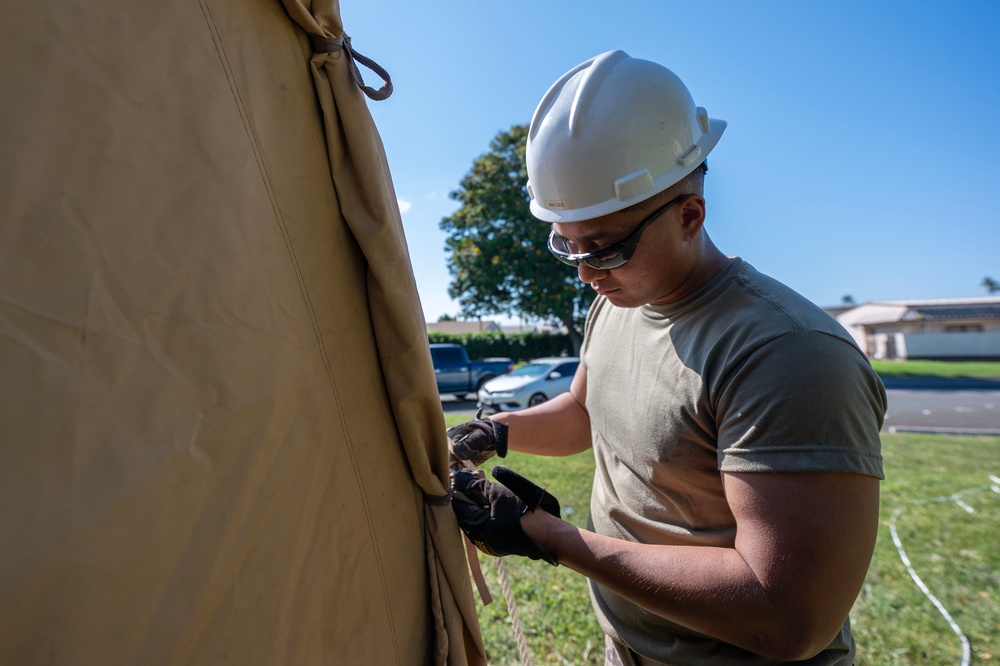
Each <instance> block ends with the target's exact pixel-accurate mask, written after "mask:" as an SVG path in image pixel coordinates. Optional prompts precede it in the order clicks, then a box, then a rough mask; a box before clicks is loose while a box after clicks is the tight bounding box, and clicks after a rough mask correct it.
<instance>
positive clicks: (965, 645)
mask: <svg viewBox="0 0 1000 666" xmlns="http://www.w3.org/2000/svg"><path fill="white" fill-rule="evenodd" d="M900 511H901V509H896V510H895V511H893V512H892V519H891V520H890V521H889V532H890V533H891V534H892V542H893V543H894V544H896V552H897V553H899V559H901V560H902V561H903V566H904V567H906V571H907V572H908V573H909V574H910V578H912V579H913V582H914V583H916V584H917V587H919V588H920V591H921V592H923V593H924V596H925V597H927V598H928V599H930V600H931V603H932V604H934V606H935V608H937V609H938V611H939V612H940V613H941V615H943V616H944V619H945V620H947V621H948V625H949V626H950V627H951V630H952V631H954V632H955V633H956V634H957V635H958V638H959V639H960V640H961V641H962V666H969V658H970V656H971V653H972V649H971V647H970V645H969V639H968V638H967V637H966V635H965V633H963V632H962V628H961V627H960V626H958V623H957V622H955V620H954V619H953V618H952V617H951V613H949V612H948V609H947V608H945V607H944V604H942V603H941V602H940V601H938V598H937V597H935V596H934V595H933V594H931V591H930V589H928V587H927V585H925V584H924V581H923V580H921V579H920V576H918V575H917V572H916V571H915V570H914V569H913V565H912V564H910V558H908V557H907V556H906V551H905V550H903V543H902V542H901V541H900V540H899V533H898V532H896V517H897V516H898V515H899V513H900Z"/></svg>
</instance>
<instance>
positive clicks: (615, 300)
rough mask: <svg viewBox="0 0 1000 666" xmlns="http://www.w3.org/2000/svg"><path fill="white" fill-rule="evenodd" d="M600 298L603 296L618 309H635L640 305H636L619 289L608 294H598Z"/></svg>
mask: <svg viewBox="0 0 1000 666" xmlns="http://www.w3.org/2000/svg"><path fill="white" fill-rule="evenodd" d="M598 294H600V295H601V296H604V297H605V298H606V299H608V301H609V302H610V303H611V304H612V305H614V306H616V307H619V308H637V307H639V306H640V305H642V303H636V302H634V300H633V299H631V298H629V296H628V294H626V293H624V292H622V290H621V289H613V290H611V291H608V292H604V293H601V292H598Z"/></svg>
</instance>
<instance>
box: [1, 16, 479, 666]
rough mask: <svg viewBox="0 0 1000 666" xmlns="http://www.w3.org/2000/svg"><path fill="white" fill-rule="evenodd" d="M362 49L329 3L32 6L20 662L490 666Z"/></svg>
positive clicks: (21, 144)
mask: <svg viewBox="0 0 1000 666" xmlns="http://www.w3.org/2000/svg"><path fill="white" fill-rule="evenodd" d="M343 36H344V30H343V26H342V25H341V23H340V17H339V6H338V4H337V3H336V2H333V1H331V0H327V1H326V2H314V3H311V4H310V3H306V2H297V1H293V0H286V2H285V3H284V5H283V4H281V3H278V2H277V1H276V0H244V1H241V2H236V1H234V0H199V1H198V2H187V3H157V2H150V1H149V0H137V1H136V2H132V3H112V2H109V1H108V0H88V1H87V2H84V1H82V0H57V1H56V2H53V3H41V4H39V3H17V4H16V5H13V6H11V7H8V11H7V12H6V16H5V20H4V21H3V22H2V23H0V63H2V64H0V84H2V89H3V90H4V95H3V96H0V122H2V124H0V127H2V128H3V129H2V131H0V174H2V177H0V370H2V373H3V377H4V381H2V382H0V446H2V449H0V450H2V452H3V460H4V463H3V465H2V466H0V543H2V544H3V548H2V549H0V663H17V664H31V663H43V662H44V663H65V664H91V663H141V664H160V663H220V662H222V661H228V660H231V661H232V662H233V663H268V664H273V663H295V664H309V663H372V664H390V663H392V664H424V663H428V662H433V663H439V664H445V663H447V664H465V663H474V664H478V663H484V661H485V657H484V654H483V648H482V641H481V638H480V636H479V630H478V627H477V625H476V619H475V613H474V608H473V605H472V604H473V601H472V597H471V588H470V585H469V578H468V570H467V565H466V561H465V556H464V551H463V548H462V543H461V540H460V533H459V532H458V530H457V527H456V525H455V522H454V517H453V515H452V514H451V510H450V508H449V507H448V506H447V503H446V502H442V501H441V500H440V498H441V497H443V496H445V495H446V493H447V460H446V453H445V444H444V434H443V415H442V413H441V406H440V403H439V402H438V397H437V393H436V390H435V386H434V379H433V372H432V369H431V364H430V358H429V354H428V352H427V348H426V342H427V339H426V333H425V330H424V324H423V316H422V313H421V311H420V307H419V300H418V297H417V293H416V288H415V285H414V282H413V278H412V270H411V268H410V263H409V257H408V256H407V251H406V246H405V239H404V238H403V234H402V226H401V222H400V219H399V213H398V210H397V209H396V203H395V196H394V194H393V191H392V184H391V180H390V178H389V173H388V168H387V166H386V163H385V157H384V154H383V152H382V147H381V143H380V141H379V139H378V134H377V131H376V130H375V128H374V126H373V124H372V122H371V118H370V116H369V115H368V112H367V107H366V104H365V101H364V98H363V97H362V93H361V91H360V90H359V89H358V87H357V84H356V83H355V80H354V77H353V76H352V67H351V58H350V57H349V56H350V53H349V52H348V51H346V50H345V49H343V48H340V49H337V48H334V47H333V46H332V45H334V44H336V43H338V42H339V43H341V44H343V41H342V38H343ZM310 37H312V38H313V39H311V38H310ZM316 38H320V39H319V42H320V43H323V44H325V45H326V46H325V47H324V48H322V49H320V51H322V52H320V53H316V52H315V51H316V48H315V46H314V42H315V41H316Z"/></svg>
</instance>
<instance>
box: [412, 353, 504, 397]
mask: <svg viewBox="0 0 1000 666" xmlns="http://www.w3.org/2000/svg"><path fill="white" fill-rule="evenodd" d="M431 359H432V360H433V361H434V374H435V376H436V377H437V387H438V393H444V394H449V393H450V394H453V395H455V396H457V397H462V396H464V395H466V394H467V393H475V392H476V391H478V390H479V389H480V388H481V387H482V386H483V384H485V383H486V382H488V381H489V380H491V379H493V378H494V377H497V376H498V375H502V374H504V373H507V372H510V371H511V369H512V368H513V367H514V361H513V360H511V359H509V358H484V359H483V360H481V361H470V360H469V354H468V352H466V350H465V347H463V346H462V345H456V344H433V345H431Z"/></svg>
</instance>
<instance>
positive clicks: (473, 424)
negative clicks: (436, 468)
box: [447, 414, 507, 469]
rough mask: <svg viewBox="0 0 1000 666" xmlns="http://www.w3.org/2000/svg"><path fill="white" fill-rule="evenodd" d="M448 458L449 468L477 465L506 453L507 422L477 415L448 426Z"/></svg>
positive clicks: (503, 455)
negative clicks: (450, 426) (461, 422)
mask: <svg viewBox="0 0 1000 666" xmlns="http://www.w3.org/2000/svg"><path fill="white" fill-rule="evenodd" d="M447 435H448V459H449V467H451V469H460V468H462V467H466V468H468V467H469V465H466V464H465V463H466V462H468V463H471V466H472V467H479V466H480V465H482V464H483V463H484V462H486V461H487V460H489V459H490V458H492V457H493V456H494V455H498V456H500V457H501V458H503V457H505V456H506V455H507V424H505V423H500V422H499V421H492V420H490V419H481V418H479V415H478V414H477V415H476V418H475V419H474V420H472V421H469V422H467V423H463V424H461V425H457V426H454V427H452V428H448V432H447Z"/></svg>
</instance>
